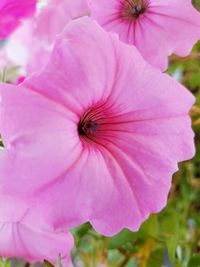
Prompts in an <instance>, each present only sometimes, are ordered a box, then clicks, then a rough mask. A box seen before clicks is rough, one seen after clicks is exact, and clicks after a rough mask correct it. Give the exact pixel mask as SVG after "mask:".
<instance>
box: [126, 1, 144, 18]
mask: <svg viewBox="0 0 200 267" xmlns="http://www.w3.org/2000/svg"><path fill="white" fill-rule="evenodd" d="M147 7H148V0H124V3H123V8H122V11H121V16H122V18H124V19H126V20H135V19H137V18H138V17H139V16H140V15H141V14H143V13H144V12H145V11H146V9H147Z"/></svg>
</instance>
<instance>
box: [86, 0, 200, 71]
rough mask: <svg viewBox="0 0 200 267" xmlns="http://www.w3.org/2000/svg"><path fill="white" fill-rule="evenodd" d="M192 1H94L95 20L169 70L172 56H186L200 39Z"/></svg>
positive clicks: (199, 17)
mask: <svg viewBox="0 0 200 267" xmlns="http://www.w3.org/2000/svg"><path fill="white" fill-rule="evenodd" d="M191 2H192V1H191V0H163V1H161V0H109V1H108V0H101V1H99V0H90V8H91V16H92V17H93V18H95V19H96V20H97V21H98V22H99V23H100V24H101V25H102V26H103V27H104V28H105V29H107V30H108V31H112V32H116V33H118V34H119V37H120V39H121V40H123V41H124V42H126V43H129V44H134V45H135V46H136V47H137V48H138V50H139V51H140V52H141V54H142V55H143V56H144V58H145V59H146V60H147V61H148V62H149V63H151V64H152V65H154V66H156V67H158V68H160V69H161V70H165V69H166V68H167V57H168V56H169V55H171V54H172V53H175V54H177V55H179V56H186V55H188V54H189V53H190V50H191V48H192V46H193V45H194V43H195V42H196V41H197V40H199V39H200V13H199V12H197V11H196V10H195V8H194V7H193V6H192V3H191Z"/></svg>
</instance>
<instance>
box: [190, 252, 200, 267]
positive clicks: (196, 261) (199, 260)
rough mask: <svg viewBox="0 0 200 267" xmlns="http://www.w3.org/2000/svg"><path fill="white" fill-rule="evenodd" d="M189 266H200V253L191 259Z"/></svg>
mask: <svg viewBox="0 0 200 267" xmlns="http://www.w3.org/2000/svg"><path fill="white" fill-rule="evenodd" d="M187 267H200V254H197V255H194V256H193V257H192V258H191V259H190V261H189V263H188V266H187Z"/></svg>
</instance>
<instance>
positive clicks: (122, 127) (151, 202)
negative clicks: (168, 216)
mask: <svg viewBox="0 0 200 267" xmlns="http://www.w3.org/2000/svg"><path fill="white" fill-rule="evenodd" d="M27 89H29V90H27ZM0 96H1V121H0V132H1V133H2V137H3V140H4V143H5V150H4V151H3V153H2V159H1V161H0V179H1V181H0V182H1V188H2V191H3V192H5V193H6V194H12V195H20V197H21V198H24V199H25V200H26V201H30V200H32V201H33V200H34V201H36V202H37V201H38V204H37V207H38V210H41V212H42V213H43V214H44V216H45V220H46V221H48V223H49V224H50V225H53V227H54V228H57V229H65V228H66V225H68V226H70V227H71V226H74V225H77V224H79V223H81V222H85V221H87V220H90V221H91V223H92V225H93V226H94V227H95V229H97V230H98V231H100V232H101V233H103V234H105V235H113V234H115V233H116V232H118V231H120V230H121V229H122V228H124V227H127V228H129V229H131V230H137V229H138V228H139V226H140V224H141V223H142V222H143V221H144V220H145V219H146V218H147V217H148V216H149V214H150V213H152V212H153V213H154V212H159V211H160V210H161V209H162V208H163V207H164V206H165V205H166V201H167V195H168V192H169V189H170V185H171V178H172V175H173V173H174V172H176V171H177V170H178V166H177V163H178V162H180V161H183V160H187V159H189V158H191V157H192V156H193V155H194V141H193V136H194V134H193V131H192V129H191V120H190V118H189V116H188V112H189V110H190V108H191V106H192V104H193V103H194V97H193V96H192V95H191V94H190V93H189V92H188V91H187V90H186V89H185V88H184V87H183V86H181V85H180V84H178V83H177V82H176V81H174V80H173V79H172V78H170V77H169V76H167V75H165V74H162V73H161V72H160V71H159V70H156V69H155V68H153V67H152V66H150V65H149V64H148V63H146V62H145V61H144V60H143V58H142V57H141V56H140V54H139V53H138V52H137V50H136V49H135V48H134V47H131V46H128V45H126V44H124V43H122V42H120V41H119V40H118V38H117V36H116V35H113V34H109V33H107V32H105V31H104V30H103V29H102V28H101V27H99V26H98V24H97V23H95V22H94V21H92V20H91V19H90V18H88V17H85V18H82V19H77V20H74V21H73V22H71V23H70V24H69V25H68V27H67V28H66V30H65V31H64V32H63V33H62V34H61V35H60V36H59V38H58V40H57V42H56V44H55V47H54V50H53V53H52V55H51V59H50V62H49V64H48V65H47V67H45V68H44V69H43V70H42V71H41V72H38V73H37V74H34V75H32V76H31V77H30V78H29V79H27V80H26V81H25V82H24V83H23V84H22V86H20V90H19V88H18V87H17V86H11V85H4V84H2V85H1V86H0ZM3 177H6V178H7V179H6V180H5V179H4V178H3ZM8 181H9V184H8Z"/></svg>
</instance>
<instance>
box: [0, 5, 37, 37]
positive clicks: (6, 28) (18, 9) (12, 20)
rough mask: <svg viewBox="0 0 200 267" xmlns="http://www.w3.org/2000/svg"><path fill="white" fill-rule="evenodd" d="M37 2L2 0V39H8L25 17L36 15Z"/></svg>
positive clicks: (0, 7) (0, 24)
mask: <svg viewBox="0 0 200 267" xmlns="http://www.w3.org/2000/svg"><path fill="white" fill-rule="evenodd" d="M35 9H36V0H20V1H19V0H1V1H0V39H4V38H6V37H7V36H8V35H10V34H11V33H12V32H13V31H14V30H15V29H16V28H17V26H18V25H19V23H20V22H21V20H22V19H23V18H25V17H28V16H31V15H33V14H34V12H35Z"/></svg>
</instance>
